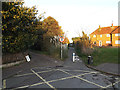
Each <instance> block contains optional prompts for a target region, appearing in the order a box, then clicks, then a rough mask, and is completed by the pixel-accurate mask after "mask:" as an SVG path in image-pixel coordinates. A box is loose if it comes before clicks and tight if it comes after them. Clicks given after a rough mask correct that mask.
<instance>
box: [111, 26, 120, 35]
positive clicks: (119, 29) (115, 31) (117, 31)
mask: <svg viewBox="0 0 120 90" xmlns="http://www.w3.org/2000/svg"><path fill="white" fill-rule="evenodd" d="M115 33H120V26H118V28H116V29H115V30H113V31H112V34H115Z"/></svg>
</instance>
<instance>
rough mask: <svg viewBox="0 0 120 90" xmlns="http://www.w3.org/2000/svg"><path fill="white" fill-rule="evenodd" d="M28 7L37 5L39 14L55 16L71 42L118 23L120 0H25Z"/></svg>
mask: <svg viewBox="0 0 120 90" xmlns="http://www.w3.org/2000/svg"><path fill="white" fill-rule="evenodd" d="M24 2H25V3H24V5H25V6H27V7H32V6H36V8H37V10H38V15H40V14H41V13H43V12H46V13H45V15H44V16H45V18H47V17H48V16H52V17H53V18H55V19H56V20H57V21H58V22H59V25H60V26H62V30H63V31H64V32H65V33H66V35H67V37H68V38H69V40H70V42H72V40H71V38H73V37H78V36H82V31H84V32H85V33H86V34H87V35H88V36H89V34H90V33H92V32H93V31H95V30H96V29H97V28H98V27H99V25H100V26H101V27H107V26H111V24H112V22H113V25H114V26H117V25H118V2H119V0H24Z"/></svg>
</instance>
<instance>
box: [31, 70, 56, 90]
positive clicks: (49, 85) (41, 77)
mask: <svg viewBox="0 0 120 90" xmlns="http://www.w3.org/2000/svg"><path fill="white" fill-rule="evenodd" d="M31 71H32V72H33V73H34V74H35V75H36V76H38V77H39V78H40V79H42V80H43V81H44V82H45V83H46V84H47V85H48V86H50V87H51V88H53V89H54V90H57V89H56V88H55V87H53V86H52V85H51V84H49V83H48V82H47V81H46V80H45V79H43V78H42V77H41V76H40V75H39V74H38V73H36V72H35V71H34V70H32V69H31Z"/></svg>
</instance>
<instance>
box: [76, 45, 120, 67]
mask: <svg viewBox="0 0 120 90" xmlns="http://www.w3.org/2000/svg"><path fill="white" fill-rule="evenodd" d="M77 53H78V55H79V56H80V57H81V58H82V59H83V61H84V62H85V63H86V64H87V56H86V55H84V54H81V53H80V51H77ZM80 54H81V55H80ZM92 56H93V64H92V65H93V66H97V65H100V64H103V63H119V64H120V62H119V61H118V48H109V47H107V48H95V49H94V52H93V53H92Z"/></svg>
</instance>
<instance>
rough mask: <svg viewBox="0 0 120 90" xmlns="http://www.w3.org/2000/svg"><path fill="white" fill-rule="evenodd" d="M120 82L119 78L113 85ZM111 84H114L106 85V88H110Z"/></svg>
mask: <svg viewBox="0 0 120 90" xmlns="http://www.w3.org/2000/svg"><path fill="white" fill-rule="evenodd" d="M119 82H120V80H118V81H117V82H115V83H113V85H115V84H117V83H119ZM110 86H112V84H110V85H108V86H106V87H105V88H108V87H110Z"/></svg>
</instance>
